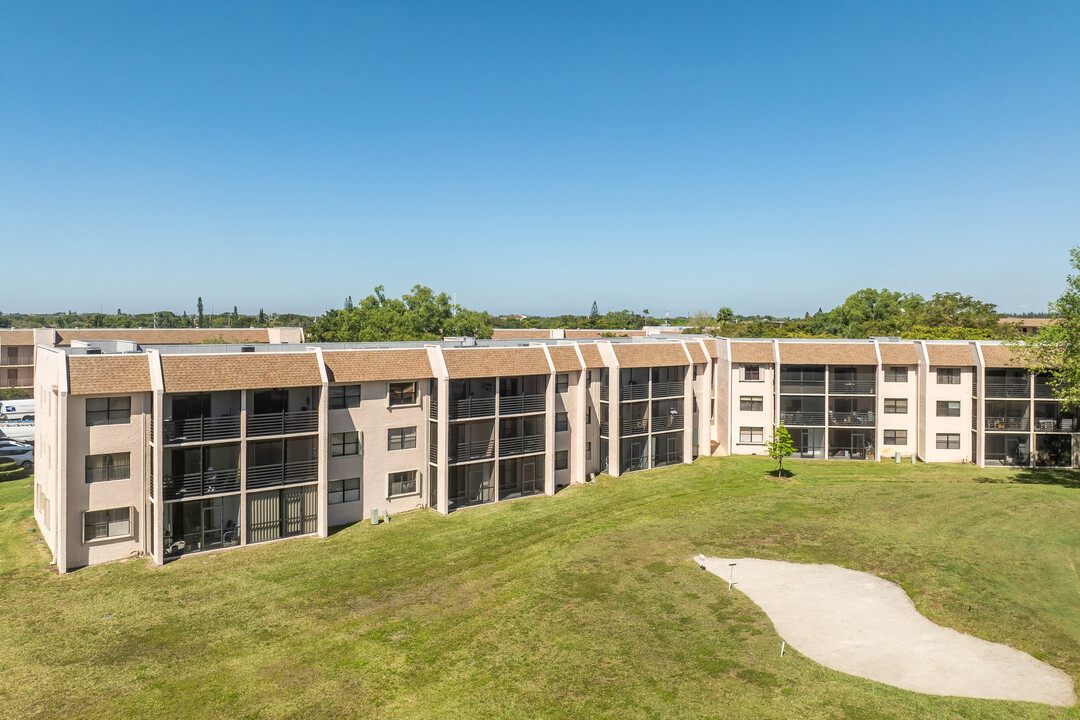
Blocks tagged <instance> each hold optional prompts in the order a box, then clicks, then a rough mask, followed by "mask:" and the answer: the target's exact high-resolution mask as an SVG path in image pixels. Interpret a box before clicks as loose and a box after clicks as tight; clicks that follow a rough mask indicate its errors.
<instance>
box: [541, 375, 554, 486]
mask: <svg viewBox="0 0 1080 720" xmlns="http://www.w3.org/2000/svg"><path fill="white" fill-rule="evenodd" d="M548 364H549V366H550V365H551V359H550V358H548ZM550 369H551V372H549V373H548V381H547V385H546V386H545V388H544V494H545V495H554V494H555V369H554V367H553V366H552V367H551V368H550Z"/></svg>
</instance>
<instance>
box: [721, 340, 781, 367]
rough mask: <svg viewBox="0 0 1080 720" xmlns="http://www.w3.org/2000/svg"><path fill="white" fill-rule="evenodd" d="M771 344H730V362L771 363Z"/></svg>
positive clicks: (773, 360)
mask: <svg viewBox="0 0 1080 720" xmlns="http://www.w3.org/2000/svg"><path fill="white" fill-rule="evenodd" d="M775 360H776V358H774V357H773V344H772V343H771V342H734V341H732V343H731V361H732V362H738V363H770V364H771V363H773V362H775Z"/></svg>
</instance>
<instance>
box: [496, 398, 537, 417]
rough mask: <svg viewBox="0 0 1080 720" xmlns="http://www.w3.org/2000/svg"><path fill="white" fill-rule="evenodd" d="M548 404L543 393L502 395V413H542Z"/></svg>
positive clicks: (500, 404) (500, 411) (500, 403)
mask: <svg viewBox="0 0 1080 720" xmlns="http://www.w3.org/2000/svg"><path fill="white" fill-rule="evenodd" d="M545 405H546V398H545V397H544V396H543V395H500V396H499V414H500V415H520V414H522V413H542V412H544V407H545Z"/></svg>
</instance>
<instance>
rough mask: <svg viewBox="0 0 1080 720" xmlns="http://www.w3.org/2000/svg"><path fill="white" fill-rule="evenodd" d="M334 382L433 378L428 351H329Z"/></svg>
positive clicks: (328, 367)
mask: <svg viewBox="0 0 1080 720" xmlns="http://www.w3.org/2000/svg"><path fill="white" fill-rule="evenodd" d="M323 360H324V361H325V362H326V372H327V378H328V379H329V381H330V382H332V383H333V382H339V383H342V382H349V383H356V382H376V381H379V380H417V379H420V378H429V377H432V373H431V362H430V361H429V360H428V353H427V350H424V349H423V348H413V349H406V350H327V351H326V352H324V353H323Z"/></svg>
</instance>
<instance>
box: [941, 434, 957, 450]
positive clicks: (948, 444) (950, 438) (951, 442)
mask: <svg viewBox="0 0 1080 720" xmlns="http://www.w3.org/2000/svg"><path fill="white" fill-rule="evenodd" d="M937 449H938V450H959V449H960V434H959V433H938V434H937Z"/></svg>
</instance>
